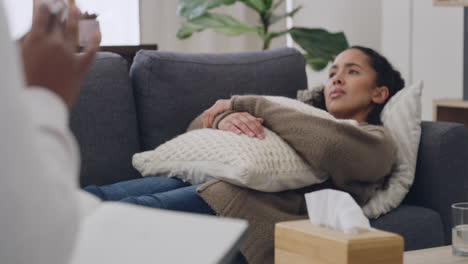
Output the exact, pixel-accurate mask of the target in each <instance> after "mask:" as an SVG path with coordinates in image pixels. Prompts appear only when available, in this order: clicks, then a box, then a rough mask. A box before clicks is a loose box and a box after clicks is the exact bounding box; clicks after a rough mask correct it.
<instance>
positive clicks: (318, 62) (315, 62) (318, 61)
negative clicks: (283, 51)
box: [304, 54, 329, 71]
mask: <svg viewBox="0 0 468 264" xmlns="http://www.w3.org/2000/svg"><path fill="white" fill-rule="evenodd" d="M304 57H305V59H306V62H307V65H309V66H310V67H311V68H312V69H313V70H314V71H321V70H323V69H325V67H327V65H328V62H329V61H327V60H324V59H322V58H318V57H313V56H310V55H309V54H304Z"/></svg>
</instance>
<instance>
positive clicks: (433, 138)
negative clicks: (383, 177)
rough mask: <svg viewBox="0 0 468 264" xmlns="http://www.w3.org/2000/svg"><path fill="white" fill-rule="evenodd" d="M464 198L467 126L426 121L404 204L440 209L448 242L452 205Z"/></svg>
mask: <svg viewBox="0 0 468 264" xmlns="http://www.w3.org/2000/svg"><path fill="white" fill-rule="evenodd" d="M462 201H468V128H466V127H465V126H464V125H462V124H456V123H446V122H423V123H422V135H421V143H420V145H419V153H418V163H417V167H416V177H415V181H414V184H413V186H412V188H411V190H410V192H409V194H408V196H407V198H406V200H405V203H408V204H414V205H419V206H423V207H427V208H431V209H433V210H435V211H437V212H439V214H440V216H441V218H442V222H443V225H444V232H445V234H446V236H445V241H446V243H447V244H449V243H450V241H451V231H450V230H451V211H450V210H451V209H450V206H451V204H453V203H456V202H462Z"/></svg>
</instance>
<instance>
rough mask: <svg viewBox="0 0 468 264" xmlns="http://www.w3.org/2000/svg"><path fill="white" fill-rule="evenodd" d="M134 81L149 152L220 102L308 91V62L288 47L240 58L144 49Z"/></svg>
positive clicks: (133, 73)
mask: <svg viewBox="0 0 468 264" xmlns="http://www.w3.org/2000/svg"><path fill="white" fill-rule="evenodd" d="M130 78H131V80H132V83H133V86H134V88H135V96H136V98H135V99H136V104H137V111H138V117H139V121H140V139H141V144H142V150H143V151H145V150H150V149H154V148H155V147H156V146H159V145H160V144H162V143H164V142H165V141H167V140H169V139H171V138H173V137H175V136H177V135H179V134H181V133H183V132H185V129H186V128H187V127H188V125H189V124H190V122H191V121H192V120H193V119H194V118H195V117H196V116H197V115H199V114H201V112H202V111H204V110H205V109H207V108H208V107H210V106H211V105H213V104H214V103H215V102H216V100H218V99H222V98H230V97H231V95H234V94H267V95H280V96H286V97H291V98H295V96H296V93H297V90H300V89H305V88H306V87H307V77H306V74H305V63H304V58H303V56H302V54H301V53H300V52H298V51H297V50H294V49H288V48H282V49H276V50H268V51H264V52H243V53H238V54H187V53H173V52H162V51H140V52H138V54H137V56H136V58H135V60H134V63H133V65H132V68H131V70H130Z"/></svg>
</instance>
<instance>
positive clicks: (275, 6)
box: [271, 0, 284, 12]
mask: <svg viewBox="0 0 468 264" xmlns="http://www.w3.org/2000/svg"><path fill="white" fill-rule="evenodd" d="M283 3H284V0H279V1H278V2H276V3H275V4H274V5H273V7H272V8H271V11H272V12H273V11H275V10H276V9H277V8H278V7H280V6H281V5H282V4H283Z"/></svg>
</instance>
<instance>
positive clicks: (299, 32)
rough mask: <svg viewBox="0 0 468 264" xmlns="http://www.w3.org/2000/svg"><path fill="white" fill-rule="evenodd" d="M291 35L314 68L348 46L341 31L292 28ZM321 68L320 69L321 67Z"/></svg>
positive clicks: (326, 62)
mask: <svg viewBox="0 0 468 264" xmlns="http://www.w3.org/2000/svg"><path fill="white" fill-rule="evenodd" d="M290 33H291V37H292V38H293V39H294V41H295V42H296V43H297V44H299V46H301V47H302V48H303V49H304V50H305V51H306V52H307V56H306V59H307V60H308V62H311V64H309V65H311V66H312V67H313V68H314V67H315V68H314V70H315V69H316V68H317V69H318V68H321V67H322V66H323V64H325V66H323V68H324V67H326V65H327V64H328V62H330V61H332V60H334V58H335V57H336V55H338V54H339V53H340V52H342V51H343V50H345V49H347V48H348V46H349V45H348V41H347V40H346V36H345V35H344V33H343V32H339V33H330V32H328V31H326V30H324V29H319V28H292V29H291V31H290ZM323 68H322V69H323Z"/></svg>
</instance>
